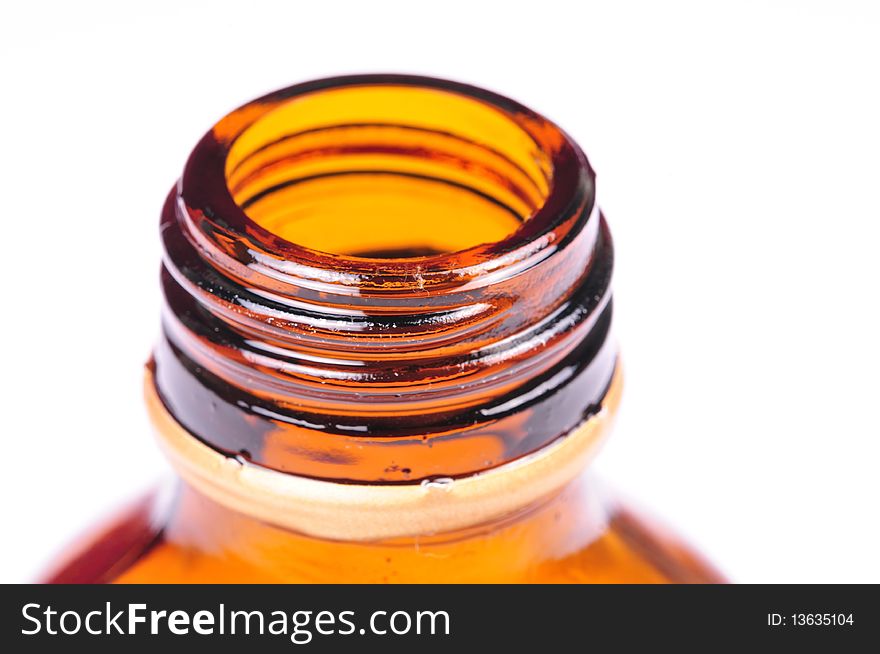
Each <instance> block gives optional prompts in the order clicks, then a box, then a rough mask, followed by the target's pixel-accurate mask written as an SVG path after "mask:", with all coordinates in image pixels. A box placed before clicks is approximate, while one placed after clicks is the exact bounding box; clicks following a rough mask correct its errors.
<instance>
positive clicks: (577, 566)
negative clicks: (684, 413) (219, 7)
mask: <svg viewBox="0 0 880 654" xmlns="http://www.w3.org/2000/svg"><path fill="white" fill-rule="evenodd" d="M161 234H162V241H163V244H164V248H165V256H164V261H163V267H162V274H161V283H162V288H163V291H164V297H165V306H164V308H163V312H162V336H161V339H160V341H159V343H158V345H157V346H156V349H155V352H154V356H153V359H152V360H151V362H150V364H149V365H148V367H147V373H146V384H145V389H146V398H147V405H148V407H149V410H150V413H151V416H152V419H153V422H154V425H155V428H156V432H157V434H158V436H159V442H160V444H161V445H162V447H163V448H164V450H165V452H166V453H167V455H168V457H169V459H170V460H171V462H172V464H173V465H174V468H175V470H176V471H177V473H178V479H177V480H176V482H175V483H174V484H173V487H172V488H170V489H166V491H167V492H164V493H160V494H152V495H150V496H148V497H146V498H145V499H144V500H143V501H142V502H140V503H138V504H137V505H136V506H133V507H130V508H129V509H127V510H126V511H124V512H123V513H122V514H121V515H120V516H118V517H116V518H115V519H113V520H111V521H109V522H108V523H107V524H106V525H105V526H104V527H102V528H100V529H98V530H97V531H96V532H95V533H94V534H93V535H92V536H90V537H88V538H87V539H86V540H85V542H84V543H83V544H81V545H80V546H79V547H77V548H76V550H75V551H74V552H73V554H72V555H71V556H70V557H69V558H68V559H67V560H65V561H63V562H60V563H59V564H58V566H57V567H56V570H55V571H54V572H52V573H51V574H50V575H48V577H47V578H48V579H49V580H51V581H58V582H65V581H86V582H105V581H117V582H206V581H212V582H239V581H241V582H264V581H265V582H714V581H719V580H720V577H719V576H718V574H717V573H716V572H715V571H714V570H713V569H712V568H711V567H710V566H708V565H707V564H706V563H704V562H703V561H702V560H701V559H700V558H699V557H697V556H696V555H694V554H693V553H692V552H691V551H690V550H688V549H687V548H686V547H685V546H683V545H682V544H681V543H679V542H678V541H677V540H676V539H674V538H673V537H671V536H669V535H668V534H667V533H666V532H665V531H663V530H661V529H658V528H656V527H654V526H651V525H649V524H648V523H647V522H645V520H644V519H643V518H642V517H638V516H635V515H633V513H631V512H630V511H629V510H628V509H626V508H625V507H623V506H621V505H620V504H619V503H618V502H617V501H616V500H614V499H613V498H612V497H609V496H608V495H607V494H606V493H604V492H603V491H602V489H601V488H599V487H598V486H597V485H596V483H595V482H594V481H593V480H592V477H591V475H590V472H589V469H588V465H587V464H588V462H589V460H590V459H591V457H592V456H593V455H594V454H595V451H596V449H597V447H598V446H599V444H600V442H601V440H602V438H603V437H604V435H605V434H606V432H607V431H608V425H609V422H610V420H611V418H612V416H613V413H614V411H615V408H616V404H617V401H618V398H619V394H620V385H621V380H620V373H619V370H618V363H617V351H616V347H615V344H614V341H613V340H612V338H611V336H610V326H611V314H612V302H611V292H610V286H609V282H610V278H611V270H612V247H611V239H610V236H609V232H608V228H607V225H606V223H605V220H604V218H603V216H602V214H601V212H600V211H599V209H598V207H597V206H596V204H595V177H594V174H593V172H592V170H591V168H590V166H589V164H588V162H587V160H586V158H585V157H584V154H583V153H582V152H581V150H580V149H579V148H578V146H577V145H576V144H575V143H574V142H573V141H572V140H571V139H570V138H569V137H568V136H567V135H566V134H565V133H564V132H562V131H561V130H560V129H559V128H558V127H556V126H555V125H553V124H552V123H550V122H549V121H547V120H546V119H544V118H542V117H541V116H539V115H537V114H535V113H534V112H532V111H530V110H528V109H526V108H525V107H523V106H521V105H519V104H517V103H515V102H512V101H511V100H508V99H506V98H503V97H500V96H498V95H495V94H493V93H489V92H487V91H483V90H480V89H477V88H473V87H470V86H466V85H462V84H456V83H452V82H447V81H441V80H435V79H429V78H420V77H408V76H393V75H379V76H357V77H345V78H333V79H327V80H320V81H316V82H310V83H306V84H300V85H298V86H293V87H291V88H288V89H284V90H281V91H278V92H276V93H272V94H270V95H268V96H266V97H263V98H260V99H259V100H256V101H254V102H251V103H249V104H247V105H245V106H243V107H241V108H240V109H238V110H236V111H234V112H232V113H231V114H229V115H228V116H226V117H225V118H224V119H222V120H221V121H220V122H219V123H217V125H215V127H214V128H213V129H212V130H211V131H210V132H209V133H208V134H207V135H206V136H205V137H204V138H203V139H202V141H201V142H200V143H199V144H198V145H197V146H196V148H195V150H194V151H193V153H192V155H191V157H190V159H189V161H188V163H187V165H186V168H185V170H184V172H183V176H182V177H181V180H180V182H179V183H178V185H177V186H176V187H175V188H174V189H173V191H172V192H171V194H170V195H169V196H168V199H167V202H166V204H165V207H164V210H163V214H162V222H161Z"/></svg>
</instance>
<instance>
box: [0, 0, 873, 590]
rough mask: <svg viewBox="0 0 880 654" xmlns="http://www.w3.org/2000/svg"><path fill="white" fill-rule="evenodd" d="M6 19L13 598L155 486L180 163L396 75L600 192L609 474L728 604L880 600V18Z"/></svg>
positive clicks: (7, 541) (420, 7)
mask: <svg viewBox="0 0 880 654" xmlns="http://www.w3.org/2000/svg"><path fill="white" fill-rule="evenodd" d="M875 6H876V5H875ZM3 7H4V8H3V9H0V12H2V13H0V30H2V32H0V72H2V80H0V94H2V98H0V127H2V131H3V133H2V140H0V144H2V145H0V148H2V150H0V189H2V195H0V215H2V218H0V229H2V232H0V234H2V242H0V253H2V254H0V262H2V280H3V288H2V307H3V309H2V310H3V314H2V321H0V330H2V333H0V337H2V340H0V343H2V348H3V349H2V372H0V384H2V389H0V390H2V395H0V397H2V400H3V417H2V421H0V430H2V434H0V436H2V442H3V456H4V457H5V460H4V461H3V466H2V475H0V498H2V499H0V501H2V511H3V513H2V524H3V526H2V532H3V536H2V539H0V542H2V545H0V547H2V551H0V555H2V556H0V581H4V582H8V581H23V580H28V579H31V578H33V575H34V574H35V573H36V571H37V570H39V569H40V567H41V566H42V565H43V563H44V562H45V561H46V559H47V558H48V557H50V556H51V555H52V554H53V553H54V552H55V551H57V550H58V549H59V548H60V547H62V546H63V544H64V543H65V542H66V540H67V539H68V538H69V537H70V535H71V534H73V533H76V532H77V531H79V530H81V529H82V528H83V527H85V526H86V525H87V524H88V523H89V522H90V521H91V520H92V519H93V518H95V517H96V516H99V515H100V514H102V513H104V512H106V510H107V509H108V508H111V507H113V506H114V505H117V504H118V503H119V502H120V501H121V500H123V499H125V498H127V497H129V496H131V495H133V494H135V493H137V492H138V491H139V489H141V488H143V487H144V486H146V485H148V484H150V483H151V482H152V481H153V480H154V479H156V478H157V477H159V476H161V475H162V474H164V471H165V470H166V467H165V463H164V461H163V460H162V459H161V457H160V455H159V454H158V452H157V450H156V448H155V446H154V443H153V441H152V439H151V436H150V432H149V429H148V427H147V422H146V418H145V416H144V412H143V411H142V409H141V374H142V368H141V366H142V364H143V362H144V361H145V360H146V358H147V355H148V352H149V350H150V347H151V344H152V342H153V341H154V339H155V337H156V334H157V331H158V310H159V294H158V269H159V268H158V266H159V246H158V230H157V223H158V218H159V209H160V206H161V204H162V201H163V199H164V197H165V194H166V192H167V191H168V190H169V188H170V187H171V184H172V183H173V181H174V179H175V177H176V176H177V174H178V173H179V172H180V170H181V168H182V165H183V163H184V161H185V158H186V156H187V154H188V153H189V150H190V148H191V147H192V146H193V145H194V144H195V143H196V141H197V139H198V138H199V137H200V136H201V135H202V134H203V133H204V132H205V131H206V130H207V129H208V128H210V126H211V125H212V124H213V123H214V121H215V120H216V119H218V118H220V117H221V116H222V115H223V114H224V113H225V112H227V111H228V110H231V109H233V108H234V107H236V106H237V105H239V104H241V103H243V102H245V101H247V100H249V99H251V98H253V97H256V96H258V95H261V94H263V93H265V92H267V91H270V90H273V89H275V88H278V87H281V86H286V85H288V84H290V83H294V82H298V81H302V80H306V79H309V78H314V77H320V76H326V75H331V74H339V73H349V72H374V71H390V72H411V73H425V74H432V75H436V76H442V77H449V78H453V79H458V80H462V81H467V82H471V83H474V84H477V85H481V86H485V87H488V88H491V89H493V90H497V91H499V92H501V93H503V94H505V95H508V96H511V97H513V98H516V99H518V100H520V101H521V102H523V103H525V104H528V105H530V106H531V107H533V108H534V109H536V110H538V111H540V112H542V113H544V114H545V115H547V116H548V117H550V118H552V119H553V120H555V121H556V122H558V123H559V124H561V125H562V126H563V127H564V128H565V129H566V130H568V131H569V132H570V133H571V134H573V135H574V137H575V138H576V139H577V140H578V141H579V142H580V143H581V145H582V146H583V147H584V149H585V151H586V152H587V154H588V156H589V157H590V159H591V161H592V163H593V165H594V167H595V168H596V169H597V171H598V174H599V194H600V195H599V198H600V203H601V204H602V206H603V208H604V210H605V212H606V214H607V215H608V218H609V221H610V222H611V226H612V230H613V233H614V236H615V239H616V245H617V252H618V257H617V267H616V278H615V293H616V307H617V315H616V330H617V335H618V337H619V340H620V341H621V344H622V347H623V352H624V357H625V364H626V373H627V375H626V381H627V388H626V393H625V400H624V405H623V408H622V413H621V417H620V420H619V423H618V428H617V430H616V432H615V435H614V437H613V438H612V439H611V441H610V442H609V445H608V446H607V448H606V450H605V452H604V453H603V454H602V456H601V457H600V458H599V460H598V463H597V464H596V465H597V466H598V468H599V469H600V470H601V472H602V474H603V475H604V477H606V478H607V479H610V480H611V481H612V482H613V483H614V485H615V486H617V487H618V488H621V489H623V490H624V491H625V492H626V494H627V495H630V496H632V497H635V498H637V499H638V500H639V501H640V503H641V504H642V505H644V506H646V507H648V508H649V509H652V510H654V511H655V512H657V513H658V514H659V515H660V516H662V517H663V518H665V519H666V520H667V521H668V522H670V523H672V524H673V525H675V526H676V527H677V528H678V529H679V530H680V531H681V532H683V533H684V534H685V535H686V536H687V537H689V538H690V539H691V540H692V541H693V542H694V543H695V544H696V545H698V546H699V547H701V548H702V549H703V550H704V551H705V552H706V553H708V554H709V555H710V556H711V557H712V558H713V559H714V560H715V561H716V562H717V563H718V564H719V566H720V567H721V568H722V569H723V570H725V571H726V572H727V573H728V574H729V575H730V576H731V577H732V578H733V579H734V580H736V581H742V582H784V581H789V582H809V581H818V582H832V581H848V582H859V581H873V582H880V520H878V509H877V502H878V499H880V481H878V475H877V466H878V460H880V418H878V410H880V403H878V391H880V381H878V380H880V374H878V371H880V346H878V337H880V319H878V311H877V305H878V300H880V298H878V282H880V262H878V246H880V228H878V222H880V199H878V198H880V193H878V191H880V95H878V93H880V17H878V12H877V11H876V10H873V9H872V8H871V7H870V3H864V4H855V3H850V2H827V3H809V2H771V1H763V2H750V1H743V0H739V1H738V2H731V3H709V2H691V3H683V2H669V1H667V2H613V3H612V2H608V3H602V4H592V3H587V2H573V1H570V2H550V1H548V0H533V1H532V2H529V3H521V4H518V3H515V2H511V1H508V2H504V3H499V4H492V3H484V2H474V1H469V2H464V3H456V2H450V1H445V2H442V3H430V4H428V3H419V2H401V3H388V2H377V1H376V0H372V1H370V2H357V3H355V2H351V3H335V2H329V1H327V0H320V1H319V0H314V1H311V2H278V3H272V4H270V3H263V2H255V1H254V0H249V1H247V2H240V3H235V4H232V3H225V2H210V3H204V4H201V3H193V2H175V3H172V4H167V5H163V3H160V2H150V3H137V4H136V5H135V4H131V3H108V4H106V5H97V4H93V3H82V2H77V3H57V4H54V5H53V4H46V3H6V4H4V5H3ZM134 7H137V9H135V8H134Z"/></svg>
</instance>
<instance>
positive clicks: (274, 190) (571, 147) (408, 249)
mask: <svg viewBox="0 0 880 654" xmlns="http://www.w3.org/2000/svg"><path fill="white" fill-rule="evenodd" d="M593 186H594V175H593V172H592V169H591V168H590V167H589V163H588V162H587V160H586V157H584V155H583V153H582V152H581V151H580V149H579V148H578V147H577V145H576V144H575V143H574V142H573V141H572V140H571V139H570V138H569V137H568V136H567V135H566V134H565V133H564V132H563V131H562V130H561V129H560V128H558V127H557V126H556V125H554V124H553V123H551V122H550V121H548V120H547V119H545V118H543V117H542V116H540V115H538V114H536V113H535V112H533V111H531V110H529V109H528V108H526V107H524V106H522V105H520V104H518V103H516V102H514V101H512V100H509V99H507V98H504V97H502V96H500V95H497V94H494V93H491V92H489V91H485V90H482V89H479V88H476V87H472V86H468V85H465V84H460V83H456V82H450V81H445V80H439V79H433V78H427V77H416V76H403V75H358V76H351V77H336V78H329V79H324V80H318V81H313V82H308V83H304V84H299V85H296V86H292V87H290V88H287V89H283V90H280V91H277V92H275V93H271V94H269V95H267V96H264V97H262V98H259V99H257V100H254V101H253V102H250V103H248V104H246V105H244V106H242V107H241V108H239V109H237V110H235V111H233V112H232V113H230V114H229V115H228V116H226V117H225V118H223V119H222V120H221V121H220V122H218V123H217V124H216V125H215V126H214V128H213V129H212V130H211V131H210V132H209V133H208V134H206V136H205V137H204V138H203V139H202V141H201V142H200V143H199V144H198V146H197V147H196V148H195V150H194V151H193V153H192V155H191V157H190V159H189V161H188V163H187V166H186V168H185V171H184V174H183V177H182V179H181V182H180V198H181V201H182V202H183V203H184V204H185V206H186V208H187V211H188V213H189V214H190V215H191V216H192V227H193V228H194V229H193V231H192V234H193V236H194V237H195V238H197V239H198V240H199V242H200V243H201V244H202V245H203V246H204V247H206V248H208V249H214V250H217V252H215V261H218V262H220V263H222V264H225V265H227V266H228V267H229V268H230V269H231V270H239V269H240V266H242V265H245V266H248V267H249V268H250V276H254V275H257V276H260V277H264V278H265V279H260V280H259V281H260V282H261V283H265V285H266V286H267V287H269V288H275V289H276V290H283V289H278V286H279V283H282V284H283V283H290V284H293V285H294V286H297V287H300V286H304V285H305V286H312V287H316V288H328V287H329V288H332V290H333V292H334V293H342V294H362V293H364V292H368V293H371V294H372V293H383V292H385V293H399V292H401V291H402V290H405V289H408V288H412V287H416V288H417V289H418V290H426V289H429V288H435V289H439V288H442V287H443V286H445V285H447V284H450V283H452V284H455V285H460V284H461V281H462V280H463V279H467V280H470V281H471V282H472V283H477V284H480V283H481V278H483V277H490V278H489V279H486V280H485V282H486V283H491V282H492V280H493V279H494V278H495V277H496V276H497V274H498V273H499V271H500V270H502V269H505V270H507V271H508V272H510V273H511V274H514V273H515V272H516V271H517V270H518V269H519V268H521V267H523V266H529V265H534V263H536V259H541V258H543V257H545V256H547V255H549V253H550V252H549V251H548V250H552V249H553V248H555V246H556V245H557V244H558V242H559V240H561V239H564V238H565V235H566V233H568V231H570V230H571V229H576V225H574V224H572V221H571V218H572V216H573V215H578V214H582V213H586V214H587V215H588V214H589V213H590V212H589V209H590V208H591V205H592V203H593ZM585 207H586V208H587V211H586V212H583V209H584V208H585ZM217 255H219V258H218V257H217Z"/></svg>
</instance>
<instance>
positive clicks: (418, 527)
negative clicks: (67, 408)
mask: <svg viewBox="0 0 880 654" xmlns="http://www.w3.org/2000/svg"><path fill="white" fill-rule="evenodd" d="M621 386H622V379H621V373H620V369H619V367H618V368H617V369H616V370H615V372H614V376H613V377H612V380H611V384H610V385H609V388H608V391H607V393H606V394H605V397H604V399H603V401H602V405H601V408H600V410H599V411H598V412H597V413H595V414H594V415H592V416H591V417H590V418H588V419H587V420H585V421H584V422H583V423H581V424H580V425H579V426H578V427H576V428H575V429H574V430H572V431H571V432H569V433H568V434H567V435H565V436H562V437H560V438H559V439H557V440H555V441H554V442H552V443H551V444H549V445H547V446H545V447H543V448H541V449H540V450H538V451H536V452H534V453H532V454H530V455H527V456H524V457H522V458H520V459H517V460H515V461H511V462H509V463H506V464H504V465H501V466H498V467H497V468H491V469H489V470H486V471H484V472H479V473H477V474H474V475H471V476H468V477H460V478H457V479H455V480H444V479H436V480H432V481H429V482H422V483H414V484H404V485H381V484H342V483H334V482H329V481H323V480H317V479H311V478H307V477H299V476H296V475H291V474H285V473H282V472H276V471H274V470H270V469H268V468H265V467H263V466H260V465H256V464H252V463H248V462H242V461H240V460H238V459H235V458H232V457H227V456H225V455H223V454H221V453H220V452H218V451H217V450H214V449H213V448H211V447H209V446H207V445H205V444H204V443H202V442H200V441H199V440H198V439H196V438H195V437H193V436H192V435H191V434H190V433H189V432H187V431H186V430H185V429H184V428H183V427H181V426H180V424H179V423H178V422H177V421H176V420H175V419H174V417H173V416H172V415H171V414H170V413H169V412H168V411H167V409H166V408H165V406H164V405H163V403H162V401H161V400H160V398H159V396H158V394H157V392H156V389H155V385H154V382H153V375H152V373H151V372H150V371H149V370H148V371H147V374H146V379H145V394H146V402H147V408H148V411H149V414H150V417H151V419H152V422H153V426H154V428H155V430H156V434H157V436H158V439H159V443H160V445H161V447H162V449H163V450H164V452H165V454H166V455H167V456H168V458H169V459H170V461H171V463H172V465H173V466H174V468H175V469H176V470H177V472H178V473H179V474H180V476H181V477H182V478H183V479H184V481H186V482H187V483H188V484H190V485H191V486H192V487H194V488H195V489H196V490H197V491H199V492H201V493H203V494H204V495H206V496H207V497H209V498H210V499H212V500H214V501H216V502H218V503H219V504H221V505H223V506H226V507H228V508H230V509H233V510H235V511H238V512H240V513H243V514H245V515H249V516H251V517H253V518H256V519H259V520H262V521H265V522H267V523H270V524H274V525H276V526H279V527H282V528H285V529H290V530H292V531H295V532H298V533H301V534H305V535H308V536H313V537H317V538H326V539H332V540H345V541H362V542H363V541H377V540H385V539H392V538H402V537H408V536H419V535H430V534H438V533H444V532H451V531H455V530H458V529H464V528H467V527H472V526H475V525H479V524H483V523H487V522H491V521H493V520H497V519H500V518H503V517H504V516H506V515H509V514H512V513H515V512H516V511H518V510H520V509H522V508H524V507H527V506H529V505H531V504H533V503H536V502H539V501H541V500H542V499H544V498H548V497H550V496H552V495H553V494H554V493H556V492H558V491H559V490H560V489H562V488H563V487H564V486H565V485H566V484H568V483H569V482H570V481H572V480H573V479H574V478H575V477H576V476H577V475H578V474H579V473H580V472H581V471H582V470H583V469H584V468H585V467H586V465H587V464H588V463H589V462H590V460H591V459H592V457H593V456H594V455H595V454H596V451H597V450H598V446H599V444H600V443H601V441H602V440H603V439H604V436H605V435H606V434H607V433H608V431H609V427H610V423H611V421H612V419H613V417H614V414H615V413H616V409H617V405H618V403H619V401H620V392H621Z"/></svg>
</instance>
